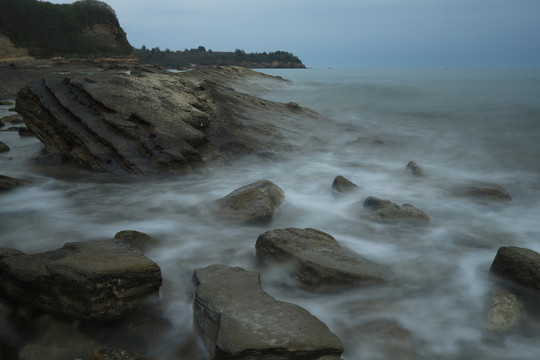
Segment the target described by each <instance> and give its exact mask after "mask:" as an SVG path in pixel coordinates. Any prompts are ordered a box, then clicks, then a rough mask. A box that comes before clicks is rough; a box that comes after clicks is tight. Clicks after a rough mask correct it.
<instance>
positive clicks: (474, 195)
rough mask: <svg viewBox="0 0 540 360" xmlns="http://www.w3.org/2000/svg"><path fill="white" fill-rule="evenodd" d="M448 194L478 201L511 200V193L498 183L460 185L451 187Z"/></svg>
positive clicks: (509, 201) (508, 201)
mask: <svg viewBox="0 0 540 360" xmlns="http://www.w3.org/2000/svg"><path fill="white" fill-rule="evenodd" d="M450 194H451V195H452V196H457V197H464V198H469V199H472V200H476V201H480V202H501V203H507V204H509V203H511V202H512V195H510V193H509V192H508V191H506V189H505V188H503V187H502V186H501V185H499V184H475V185H462V186H458V187H456V188H454V189H452V190H451V191H450Z"/></svg>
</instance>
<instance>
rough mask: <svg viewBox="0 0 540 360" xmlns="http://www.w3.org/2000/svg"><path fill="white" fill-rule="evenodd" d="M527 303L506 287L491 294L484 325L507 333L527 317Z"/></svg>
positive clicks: (493, 330)
mask: <svg viewBox="0 0 540 360" xmlns="http://www.w3.org/2000/svg"><path fill="white" fill-rule="evenodd" d="M525 315H526V313H525V305H524V304H523V302H522V301H521V300H520V299H519V298H518V297H517V296H516V295H515V294H513V293H512V292H510V291H508V290H505V289H498V290H495V291H494V292H493V293H492V294H491V298H490V302H489V307H488V311H487V315H486V320H485V324H484V327H485V329H486V330H488V331H490V332H495V333H505V332H508V331H510V330H511V329H513V328H514V327H516V326H517V325H518V324H519V323H520V322H521V321H522V320H523V319H524V318H525Z"/></svg>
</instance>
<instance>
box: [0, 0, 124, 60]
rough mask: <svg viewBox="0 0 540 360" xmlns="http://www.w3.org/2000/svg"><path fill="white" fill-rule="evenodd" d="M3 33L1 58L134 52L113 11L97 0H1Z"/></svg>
mask: <svg viewBox="0 0 540 360" xmlns="http://www.w3.org/2000/svg"><path fill="white" fill-rule="evenodd" d="M0 34H1V37H0V60H2V59H3V60H7V59H15V60H17V59H19V58H21V57H22V58H25V57H26V56H35V57H38V58H48V57H54V56H63V57H86V58H96V57H98V58H99V57H125V56H131V55H132V54H133V49H132V47H131V45H130V44H129V42H128V41H127V38H126V33H125V32H124V31H123V30H122V28H121V27H120V24H119V23H118V19H117V18H116V14H115V12H114V10H113V9H112V8H111V7H110V6H109V5H107V4H106V3H104V2H101V1H97V0H79V1H76V2H74V3H73V4H52V3H49V2H41V1H38V0H2V5H1V6H0Z"/></svg>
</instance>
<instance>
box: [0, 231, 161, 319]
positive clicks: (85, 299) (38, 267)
mask: <svg viewBox="0 0 540 360" xmlns="http://www.w3.org/2000/svg"><path fill="white" fill-rule="evenodd" d="M15 255H16V256H7V257H4V258H2V259H1V260H0V280H1V283H0V287H1V289H2V290H3V291H4V292H5V293H6V294H7V295H8V296H9V297H10V298H11V299H12V300H13V301H15V302H17V303H23V304H27V305H29V306H31V307H34V308H37V309H39V310H43V311H45V312H48V313H54V314H58V315H61V316H63V317H67V318H74V319H80V320H89V321H108V320H116V319H120V318H123V317H125V316H127V315H129V314H131V313H132V312H133V311H135V310H136V309H137V308H138V307H139V306H140V305H141V304H142V303H143V302H144V301H145V300H147V299H149V298H151V297H154V296H156V295H157V294H158V290H159V287H160V286H161V282H162V278H161V270H160V268H159V266H158V265H157V264H156V263H154V262H153V261H151V260H150V259H148V258H147V257H145V256H144V255H143V254H142V253H141V252H140V251H137V250H134V249H132V248H131V247H130V246H128V245H126V244H124V243H121V242H118V241H114V240H98V241H89V242H74V243H67V244H65V245H64V246H63V247H62V248H60V249H58V250H53V251H48V252H44V253H37V254H31V255H20V254H18V255H17V254H15Z"/></svg>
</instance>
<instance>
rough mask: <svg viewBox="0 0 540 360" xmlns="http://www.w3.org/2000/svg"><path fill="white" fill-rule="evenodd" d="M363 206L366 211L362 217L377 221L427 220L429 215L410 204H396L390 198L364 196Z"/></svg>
mask: <svg viewBox="0 0 540 360" xmlns="http://www.w3.org/2000/svg"><path fill="white" fill-rule="evenodd" d="M362 205H363V208H364V209H365V210H367V213H365V214H363V217H364V218H366V219H369V220H373V221H377V222H396V221H405V222H420V223H425V222H428V221H429V216H427V214H426V213H425V212H423V211H422V210H420V209H418V208H416V207H415V206H413V205H411V204H403V205H401V206H400V205H398V204H396V203H394V202H392V201H390V200H382V199H379V198H376V197H374V196H370V197H368V198H366V199H365V200H364V202H363V204H362Z"/></svg>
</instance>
